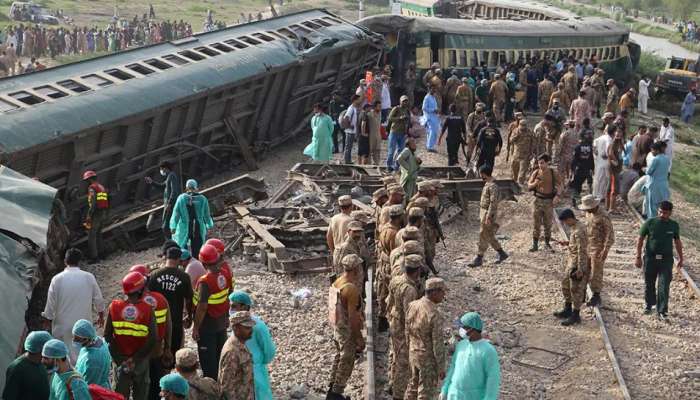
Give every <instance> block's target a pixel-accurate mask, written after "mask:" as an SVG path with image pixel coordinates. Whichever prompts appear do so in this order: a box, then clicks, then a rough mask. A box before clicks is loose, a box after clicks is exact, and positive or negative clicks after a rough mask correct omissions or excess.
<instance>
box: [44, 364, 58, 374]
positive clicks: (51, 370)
mask: <svg viewBox="0 0 700 400" xmlns="http://www.w3.org/2000/svg"><path fill="white" fill-rule="evenodd" d="M44 367H45V368H46V372H48V373H49V374H53V373H55V372H56V371H58V365H56V363H53V364H51V366H47V365H46V364H44Z"/></svg>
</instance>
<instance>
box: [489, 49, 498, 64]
mask: <svg viewBox="0 0 700 400" xmlns="http://www.w3.org/2000/svg"><path fill="white" fill-rule="evenodd" d="M488 53H489V61H488V62H489V64H488V65H489V67H495V66H496V65H497V63H498V52H497V51H489V52H488Z"/></svg>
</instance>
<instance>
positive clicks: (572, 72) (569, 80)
mask: <svg viewBox="0 0 700 400" xmlns="http://www.w3.org/2000/svg"><path fill="white" fill-rule="evenodd" d="M561 82H563V83H564V91H565V92H566V95H567V96H568V97H569V100H570V101H574V99H575V98H576V96H577V95H578V77H577V76H576V68H575V67H574V66H573V65H572V66H570V67H569V70H568V71H567V72H566V73H565V74H564V76H563V77H562V78H561Z"/></svg>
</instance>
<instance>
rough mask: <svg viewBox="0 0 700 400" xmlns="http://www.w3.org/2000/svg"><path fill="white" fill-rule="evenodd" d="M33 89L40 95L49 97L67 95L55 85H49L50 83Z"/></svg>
mask: <svg viewBox="0 0 700 400" xmlns="http://www.w3.org/2000/svg"><path fill="white" fill-rule="evenodd" d="M34 91H35V92H37V93H39V94H40V95H42V96H46V97H50V98H52V99H60V98H61V97H66V96H68V93H66V92H64V91H62V90H58V89H56V88H55V87H53V86H50V85H44V86H39V87H35V88H34Z"/></svg>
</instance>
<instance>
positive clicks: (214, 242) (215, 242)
mask: <svg viewBox="0 0 700 400" xmlns="http://www.w3.org/2000/svg"><path fill="white" fill-rule="evenodd" d="M204 244H205V245H207V244H208V245H210V246H214V248H216V251H218V252H219V254H223V253H224V250H225V248H226V244H224V241H223V240H221V239H209V240H207V241H206V242H205V243H204Z"/></svg>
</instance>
